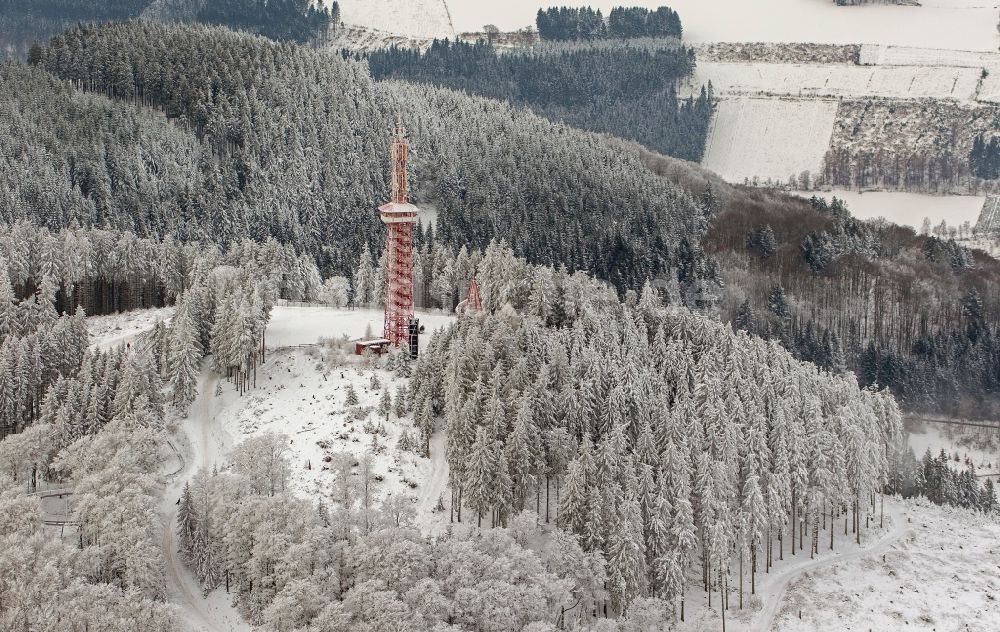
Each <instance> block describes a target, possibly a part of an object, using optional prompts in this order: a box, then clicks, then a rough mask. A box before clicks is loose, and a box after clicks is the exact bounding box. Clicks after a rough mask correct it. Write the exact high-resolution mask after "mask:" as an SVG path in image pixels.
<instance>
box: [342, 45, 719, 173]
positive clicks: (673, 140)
mask: <svg viewBox="0 0 1000 632" xmlns="http://www.w3.org/2000/svg"><path fill="white" fill-rule="evenodd" d="M359 56H360V55H359ZM364 57H365V58H366V59H367V60H368V66H369V68H370V69H371V73H372V76H373V77H374V78H375V79H400V80H404V81H409V82H414V83H426V84H431V85H436V86H441V87H445V88H451V89H454V90H463V91H466V92H469V93H472V94H477V95H480V96H484V97H488V98H491V99H498V100H501V101H507V102H509V103H513V104H515V105H526V106H528V107H530V108H531V109H532V110H533V111H534V112H535V113H537V114H539V115H541V116H544V117H546V118H549V119H551V120H554V121H563V122H565V123H567V124H569V125H572V126H574V127H577V128H580V129H586V130H591V131H595V132H602V133H607V134H613V135H615V136H619V137H621V138H627V139H631V140H635V141H638V142H640V143H642V144H643V145H646V146H647V147H649V148H651V149H654V150H656V151H659V152H662V153H664V154H667V155H670V156H677V157H679V158H684V159H686V160H692V161H698V160H701V156H702V153H703V152H704V145H705V138H706V136H707V133H708V123H709V120H710V119H711V115H712V107H713V99H712V94H711V89H710V87H709V88H708V89H707V90H702V92H701V94H700V95H699V96H698V97H697V98H693V97H689V98H687V99H683V98H679V97H678V96H677V91H676V85H677V81H678V80H679V79H682V78H684V77H687V76H689V75H690V74H691V72H692V70H693V68H694V63H695V62H694V51H693V49H688V48H684V47H683V46H676V47H662V46H660V47H657V46H654V47H643V46H629V45H621V46H582V47H555V48H552V47H539V48H534V49H526V50H518V51H512V52H505V53H503V54H499V53H498V52H497V50H496V49H494V48H493V46H492V45H491V44H489V43H487V42H477V43H474V44H473V43H467V42H454V43H452V42H449V41H447V40H444V41H439V40H436V41H435V42H434V43H433V44H431V46H430V48H428V49H427V50H426V51H418V50H412V49H407V48H399V47H394V48H390V49H383V50H379V51H374V52H371V53H368V54H367V55H364Z"/></svg>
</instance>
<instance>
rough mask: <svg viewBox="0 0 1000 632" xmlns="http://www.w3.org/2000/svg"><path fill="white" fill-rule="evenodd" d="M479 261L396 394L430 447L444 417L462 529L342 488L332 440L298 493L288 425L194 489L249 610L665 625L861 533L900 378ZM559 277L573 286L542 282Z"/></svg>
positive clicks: (881, 468) (299, 621)
mask: <svg viewBox="0 0 1000 632" xmlns="http://www.w3.org/2000/svg"><path fill="white" fill-rule="evenodd" d="M476 260H477V262H478V263H477V264H476V266H475V267H474V269H473V268H468V269H467V270H468V271H470V272H471V273H472V274H478V275H479V276H480V277H481V279H482V280H483V302H484V308H485V310H486V313H485V314H480V315H478V316H472V315H470V316H468V317H465V318H462V319H459V320H458V321H457V323H456V324H455V325H453V326H452V327H450V328H449V329H447V330H445V331H444V332H442V333H438V334H436V335H435V336H434V338H433V339H432V342H431V345H430V347H429V348H428V349H427V350H426V353H424V354H423V356H422V358H421V360H420V361H419V363H418V364H417V366H416V371H415V374H414V378H413V380H412V381H411V382H410V383H409V387H408V388H407V389H406V397H405V402H406V403H405V407H406V409H407V412H406V414H407V416H408V417H409V416H411V415H412V419H413V424H414V430H415V431H417V432H419V433H420V436H421V437H422V439H423V440H422V441H421V444H422V445H423V446H424V447H423V449H424V450H426V449H428V446H429V441H428V440H429V438H430V436H431V434H433V433H435V432H439V431H440V430H442V429H444V430H446V435H445V436H446V437H447V443H446V446H441V445H440V444H436V446H435V447H434V448H432V449H433V450H438V449H444V450H446V452H447V460H448V463H449V465H450V470H449V471H450V478H451V480H450V483H451V485H450V487H451V492H452V493H451V498H450V501H446V500H445V499H442V501H441V504H442V506H443V507H446V508H447V509H446V510H447V511H448V516H447V519H450V522H454V523H458V524H456V526H455V528H454V529H453V530H450V531H449V533H448V534H447V535H442V536H441V537H438V538H433V539H428V538H423V537H420V535H419V532H418V531H416V530H415V529H413V528H412V527H411V526H410V520H411V519H412V514H411V512H408V511H407V508H406V503H405V498H404V500H403V501H402V502H401V501H400V499H399V498H398V497H397V496H395V495H393V496H390V497H388V499H387V500H386V501H385V502H384V503H382V504H381V506H380V507H379V506H378V502H377V500H376V498H377V497H376V496H375V495H374V493H373V485H362V484H358V485H353V484H351V481H352V480H354V479H357V480H358V482H359V483H360V482H361V481H362V480H365V477H368V476H370V472H369V470H370V467H371V466H370V455H369V456H362V457H361V459H360V460H359V462H358V463H357V465H355V459H354V458H352V457H349V456H346V455H336V456H335V457H333V459H332V460H331V462H330V465H329V466H328V467H330V468H332V469H335V470H336V471H337V472H338V474H337V481H338V482H337V485H336V487H335V489H334V490H333V493H332V495H331V496H326V497H324V498H323V500H322V501H321V502H320V503H319V504H318V506H317V505H313V504H311V503H307V502H304V501H303V500H302V499H297V498H294V497H293V496H292V495H291V494H289V493H288V492H287V491H286V490H287V487H288V481H289V477H290V473H291V468H292V464H291V463H290V462H289V461H288V460H286V459H285V458H284V456H283V455H284V454H285V453H286V452H287V449H288V441H287V438H285V437H280V436H275V435H272V434H262V435H259V436H256V437H253V438H251V439H248V440H247V441H245V442H244V443H243V444H242V445H241V446H239V447H237V448H236V449H235V451H234V453H233V455H232V458H231V459H230V461H231V466H230V467H228V468H226V469H225V470H224V471H221V472H219V473H209V472H208V471H203V472H202V473H201V474H200V475H198V476H197V477H196V478H195V479H194V481H193V483H192V485H191V486H190V487H189V488H188V489H186V490H185V493H184V495H183V496H182V498H181V509H180V511H179V513H178V523H179V524H178V527H179V533H180V537H179V540H180V545H181V550H182V553H183V555H184V556H185V559H186V560H187V561H188V563H189V565H190V567H191V568H192V570H193V572H194V573H195V575H196V576H197V577H198V579H199V580H200V581H201V582H202V583H203V585H204V587H205V588H207V589H209V590H211V589H213V588H216V587H221V586H223V585H227V586H229V588H230V591H231V594H233V595H234V596H235V597H234V599H235V601H236V603H237V604H238V606H239V607H240V609H241V611H242V612H243V613H244V614H245V616H247V618H248V619H249V620H250V621H251V622H254V623H263V624H264V625H266V626H268V628H270V629H275V630H283V631H291V630H296V629H304V628H306V627H324V628H325V627H330V628H331V629H338V628H337V627H333V626H334V623H333V622H339V625H341V626H342V628H340V629H351V630H372V631H374V630H402V631H406V632H411V631H412V632H417V631H418V630H427V629H434V627H435V626H438V625H440V624H443V623H447V624H448V625H449V626H451V627H454V628H455V629H457V630H470V631H472V630H499V629H504V630H507V629H510V630H534V629H546V628H539V627H538V623H539V622H542V621H552V620H559V621H561V622H562V625H563V626H564V627H565V628H566V629H578V630H587V631H592V630H593V631H596V630H598V629H603V628H602V625H603V626H605V627H606V625H607V624H609V623H610V622H608V621H603V622H602V620H603V619H605V618H610V619H614V618H616V617H619V616H620V615H629V616H633V615H634V616H638V617H639V620H645V621H648V622H649V623H650V625H654V624H655V625H656V626H657V627H654V628H652V629H663V627H664V626H666V625H667V623H668V622H670V621H676V619H677V618H678V617H683V616H684V612H685V611H684V603H685V600H687V599H690V600H697V601H698V602H701V601H702V599H703V595H704V594H705V593H711V594H713V597H712V599H715V598H718V597H720V594H719V593H720V592H721V591H727V592H730V593H731V594H732V603H731V604H730V608H731V609H732V610H736V609H737V608H738V606H737V602H736V597H737V589H736V586H737V584H739V585H741V586H745V593H746V596H747V597H748V598H749V595H750V594H751V593H752V592H753V591H754V590H755V588H754V586H755V584H754V578H755V577H757V578H759V577H760V576H761V575H762V574H764V573H766V572H773V571H772V570H771V566H772V565H774V566H775V567H776V568H780V567H781V564H782V562H781V560H785V559H790V557H791V555H810V556H812V555H813V554H816V553H819V551H820V550H821V549H822V550H826V549H827V548H828V546H829V545H828V544H827V541H828V540H827V539H828V538H830V537H832V535H833V533H834V532H835V531H837V532H839V531H840V529H841V524H842V523H844V524H846V523H850V534H851V538H854V539H860V538H861V537H863V536H862V535H861V534H862V532H865V533H866V535H865V536H864V537H868V536H867V529H868V528H869V520H870V518H871V517H875V519H876V521H877V520H878V509H877V507H878V505H877V503H876V502H875V493H876V492H877V490H878V489H879V488H880V486H881V485H882V483H883V482H884V481H886V480H888V479H889V478H890V475H891V474H892V470H891V467H892V464H893V463H894V462H895V461H896V459H897V455H898V453H899V450H900V447H901V444H900V443H899V441H898V440H899V438H900V436H899V432H900V417H899V411H898V409H897V408H896V407H895V404H894V402H893V400H892V398H891V396H889V395H888V393H886V392H884V391H882V392H877V391H875V390H868V389H866V390H861V389H859V388H858V387H857V385H856V384H855V383H854V382H853V380H852V379H851V378H850V377H843V376H833V375H830V374H827V373H825V372H817V371H816V370H815V368H814V367H813V366H812V365H809V364H807V363H801V362H797V361H795V360H793V359H792V358H791V356H790V355H789V354H788V353H787V352H785V351H783V350H782V349H781V348H780V346H779V345H778V344H775V343H773V342H766V341H763V340H761V339H759V338H752V337H750V336H747V335H746V334H743V333H734V332H733V331H732V330H731V329H729V328H728V327H726V326H724V325H720V324H718V323H712V322H710V321H708V320H707V319H705V318H702V317H698V316H695V315H693V314H690V313H689V312H686V311H683V310H667V309H664V308H663V307H661V306H660V305H659V301H658V299H657V298H656V296H655V294H654V293H653V291H652V290H651V289H647V290H645V291H644V292H643V294H642V295H641V297H637V296H636V295H635V294H630V295H629V297H628V298H627V299H626V301H625V302H624V303H621V302H619V299H618V297H617V296H616V295H615V293H614V292H612V291H610V290H609V288H607V287H606V286H605V285H604V284H602V283H599V282H595V281H594V280H593V279H590V278H588V277H586V276H585V275H582V274H576V275H572V276H571V275H565V274H562V273H559V272H556V271H553V270H552V269H550V268H541V267H534V266H530V265H528V264H527V263H526V262H525V261H524V260H519V259H517V258H516V257H514V256H513V253H512V252H511V251H510V249H509V248H506V247H504V246H503V245H502V244H492V245H491V246H490V247H488V248H487V250H486V252H484V253H476ZM546 278H548V279H549V280H550V282H551V283H553V284H554V285H555V286H557V287H560V288H562V289H563V294H562V296H563V297H565V298H559V297H557V296H555V295H553V294H550V293H549V292H548V290H547V288H546V287H545V286H544V283H542V284H537V283H534V282H531V281H532V280H537V279H546ZM522 281H528V282H530V283H529V284H530V285H531V290H530V291H527V292H524V291H520V290H519V289H518V288H519V287H521V286H522ZM508 305H510V306H511V307H513V308H514V310H516V313H514V314H511V313H508V310H507V308H506V306H508ZM383 366H385V367H390V366H392V360H391V359H390V360H388V361H387V362H385V363H384V364H383ZM399 371H400V375H403V374H404V373H408V371H409V367H404V368H401V369H399ZM347 397H350V394H349V393H348V395H347ZM355 397H356V396H355ZM440 457H441V455H438V457H437V458H440ZM354 468H356V472H357V473H356V475H351V474H350V472H352V470H353V469H354ZM524 511H527V513H522V512H524ZM541 516H550V518H549V519H546V518H542V517H541ZM845 520H846V521H847V522H846V523H845V522H844V521H845ZM546 521H548V522H549V526H547V527H545V529H544V533H545V534H546V535H545V536H544V537H537V536H538V535H539V525H538V522H546ZM461 525H467V526H473V527H480V528H481V531H475V530H473V531H472V533H475V534H477V535H475V536H471V537H470V536H469V535H466V534H467V533H468V531H469V529H467V528H462V527H461ZM554 526H557V527H558V529H554V528H553V527H554ZM279 542H280V544H277V543H279ZM261 543H268V544H261ZM529 543H531V545H530V546H529ZM839 546H840V545H839V544H838V547H839ZM850 546H853V545H850ZM807 549H808V550H809V553H806V550H807ZM401 568H402V569H405V570H404V571H403V572H400V569H401ZM741 578H742V579H743V580H745V583H740V579H741ZM727 586H728V588H727ZM471 594H478V595H482V598H476V599H473V598H470V595H471ZM301 595H308V596H309V598H308V599H301V598H299V597H300V596H301ZM498 612H501V613H503V614H500V615H498V614H497V613H498ZM501 621H502V624H501V623H500V622H501ZM533 624H534V625H533Z"/></svg>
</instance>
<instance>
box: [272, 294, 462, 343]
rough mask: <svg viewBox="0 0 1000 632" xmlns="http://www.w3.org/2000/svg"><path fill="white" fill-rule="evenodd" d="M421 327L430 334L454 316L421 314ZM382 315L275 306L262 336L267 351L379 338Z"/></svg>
mask: <svg viewBox="0 0 1000 632" xmlns="http://www.w3.org/2000/svg"><path fill="white" fill-rule="evenodd" d="M417 318H419V319H420V324H421V325H422V326H423V327H424V328H425V330H426V333H428V334H430V333H432V332H433V331H434V330H435V329H439V328H441V327H444V326H445V325H447V324H448V323H450V322H451V321H452V320H453V318H454V316H452V315H448V314H443V313H440V312H439V313H429V312H420V313H418V314H417ZM383 322H384V314H383V312H382V310H377V309H346V308H345V309H338V308H334V307H324V306H320V305H316V306H307V307H293V306H278V307H275V308H274V311H272V312H271V322H270V323H268V325H267V333H266V335H265V338H266V342H267V347H268V348H269V349H280V348H284V347H296V346H302V345H313V344H316V343H317V342H319V341H320V340H322V339H324V338H329V339H338V338H340V337H341V336H347V337H348V338H351V339H355V338H361V337H365V336H368V335H371V336H374V337H376V338H381V337H382V324H383Z"/></svg>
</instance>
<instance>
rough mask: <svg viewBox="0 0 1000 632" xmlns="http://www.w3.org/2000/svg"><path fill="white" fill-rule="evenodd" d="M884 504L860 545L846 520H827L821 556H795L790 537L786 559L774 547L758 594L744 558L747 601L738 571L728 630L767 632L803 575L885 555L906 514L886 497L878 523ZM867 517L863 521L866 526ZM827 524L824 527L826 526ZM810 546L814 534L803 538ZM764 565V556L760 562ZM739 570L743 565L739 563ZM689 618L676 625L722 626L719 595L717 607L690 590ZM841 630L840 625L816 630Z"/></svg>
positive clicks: (683, 631)
mask: <svg viewBox="0 0 1000 632" xmlns="http://www.w3.org/2000/svg"><path fill="white" fill-rule="evenodd" d="M878 512H879V508H878V507H876V514H875V515H874V516H873V518H874V519H873V520H872V521H871V523H870V524H869V527H868V528H864V529H863V530H862V533H861V544H860V545H858V544H857V543H856V540H855V537H856V536H855V534H854V533H851V532H850V531H849V532H848V534H847V535H845V534H844V530H843V524H844V523H843V519H839V520H836V521H833V522H828V523H827V525H826V527H827V528H825V529H822V530H821V531H820V535H819V554H817V555H815V556H814V557H813V556H810V555H809V553H808V552H804V551H802V550H797V551H796V554H795V555H794V556H793V555H792V554H791V549H790V541H789V540H788V538H787V537H786V542H785V553H784V560H780V561H779V560H778V544H777V541H775V545H774V560H775V561H774V565H773V566H772V567H771V570H770V572H767V573H765V572H762V571H761V572H758V573H757V577H756V594H754V595H751V594H750V585H751V584H750V573H749V563H748V562H746V561H745V562H744V563H745V566H744V571H745V574H744V604H743V606H744V607H743V609H742V610H741V609H740V608H739V575H738V574H735V575H734V576H733V578H732V579H731V580H730V584H729V609H728V610H727V611H726V630H729V631H730V632H743V631H748V632H749V631H762V630H770V629H772V627H773V623H774V619H775V617H776V616H777V614H778V613H779V612H782V610H783V609H784V608H787V606H785V604H786V603H787V601H788V597H787V595H788V594H790V592H791V591H790V590H789V586H790V585H791V584H793V583H794V582H795V581H796V580H798V578H800V577H801V576H803V574H808V573H811V572H814V571H816V570H818V569H821V568H824V567H827V566H829V565H831V564H837V563H841V562H845V561H849V560H855V559H858V558H865V557H868V556H874V555H878V554H880V553H881V552H882V551H883V550H885V549H887V548H888V547H890V546H892V545H893V544H894V543H896V542H898V541H899V540H900V539H901V538H902V536H903V533H904V527H905V521H906V517H905V515H904V512H903V511H902V510H901V508H900V507H898V506H897V505H896V504H894V503H893V501H892V500H891V499H888V500H886V504H885V515H884V523H883V524H881V525H880V524H879V517H880V514H879V513H878ZM863 525H864V519H862V526H863ZM821 526H822V525H821ZM830 529H832V530H833V536H834V548H833V551H831V550H830ZM804 540H805V544H806V547H807V548H808V547H809V544H810V536H809V535H806V537H805V538H804ZM759 564H760V565H761V567H762V568H763V565H764V560H763V554H762V556H761V559H760V560H759ZM734 571H736V572H737V573H738V566H734ZM685 610H686V611H687V612H686V616H685V621H684V623H683V624H679V625H678V627H677V629H678V630H679V631H681V632H687V631H692V632H693V631H695V630H698V631H701V630H718V629H721V621H722V619H721V611H720V609H719V593H718V592H716V593H715V594H713V595H712V607H711V608H709V607H708V600H707V598H706V595H705V594H704V593H703V592H702V591H700V590H689V591H688V593H687V596H686V603H685ZM817 629H828V630H839V629H841V628H837V627H831V628H817Z"/></svg>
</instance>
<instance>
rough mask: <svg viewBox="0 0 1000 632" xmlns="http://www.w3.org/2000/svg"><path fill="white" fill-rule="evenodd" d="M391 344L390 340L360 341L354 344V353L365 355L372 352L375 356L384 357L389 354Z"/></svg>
mask: <svg viewBox="0 0 1000 632" xmlns="http://www.w3.org/2000/svg"><path fill="white" fill-rule="evenodd" d="M390 344H391V343H390V342H389V339H388V338H374V339H372V340H358V341H357V342H355V343H354V353H355V355H364V354H365V351H368V352H370V353H371V354H373V355H384V354H386V353H389V345H390Z"/></svg>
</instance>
